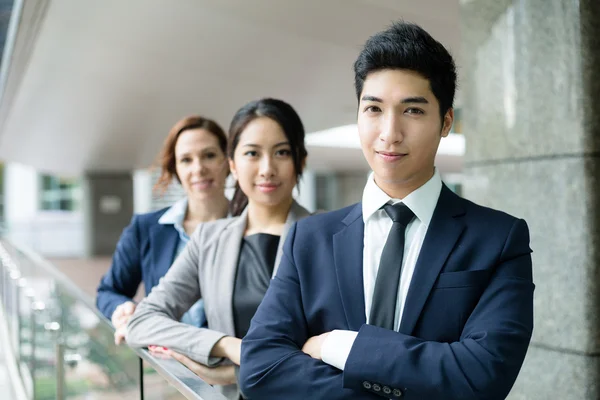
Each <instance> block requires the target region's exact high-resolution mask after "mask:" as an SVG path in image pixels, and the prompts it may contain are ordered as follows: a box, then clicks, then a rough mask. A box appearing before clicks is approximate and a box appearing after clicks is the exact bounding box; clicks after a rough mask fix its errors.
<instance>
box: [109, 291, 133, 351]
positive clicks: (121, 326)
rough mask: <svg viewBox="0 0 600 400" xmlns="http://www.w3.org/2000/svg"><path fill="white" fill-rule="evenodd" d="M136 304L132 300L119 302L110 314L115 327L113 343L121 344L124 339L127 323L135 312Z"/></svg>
mask: <svg viewBox="0 0 600 400" xmlns="http://www.w3.org/2000/svg"><path fill="white" fill-rule="evenodd" d="M135 307H136V304H135V303H134V302H132V301H126V302H125V303H123V304H119V305H118V306H117V308H115V311H114V312H113V314H112V316H111V319H110V320H111V322H112V324H113V326H114V327H115V344H117V345H118V344H121V343H123V342H124V341H125V335H126V334H127V329H126V328H127V323H128V322H129V320H130V319H131V316H132V315H133V313H134V312H135Z"/></svg>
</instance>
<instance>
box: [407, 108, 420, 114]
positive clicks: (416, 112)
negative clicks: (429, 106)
mask: <svg viewBox="0 0 600 400" xmlns="http://www.w3.org/2000/svg"><path fill="white" fill-rule="evenodd" d="M406 112H407V113H408V114H425V112H424V111H423V110H421V109H420V108H409V109H407V110H406Z"/></svg>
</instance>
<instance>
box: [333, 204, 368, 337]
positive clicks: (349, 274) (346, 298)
mask: <svg viewBox="0 0 600 400" xmlns="http://www.w3.org/2000/svg"><path fill="white" fill-rule="evenodd" d="M342 222H343V223H344V225H345V227H344V228H343V229H342V230H341V231H339V232H338V233H336V234H335V235H334V236H333V256H334V261H335V272H336V276H337V282H338V288H339V291H340V296H341V298H342V305H343V307H344V313H345V315H346V321H347V323H348V329H350V330H353V331H358V330H359V329H360V327H361V326H362V325H363V324H364V323H365V322H366V316H365V293H364V286H363V240H364V231H365V224H364V222H363V219H362V208H361V204H360V203H359V204H357V205H356V206H355V207H354V208H353V209H352V210H351V211H350V213H349V214H348V215H347V216H346V218H344V220H343V221H342Z"/></svg>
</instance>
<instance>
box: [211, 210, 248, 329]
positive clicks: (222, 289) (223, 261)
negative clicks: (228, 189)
mask: <svg viewBox="0 0 600 400" xmlns="http://www.w3.org/2000/svg"><path fill="white" fill-rule="evenodd" d="M247 220H248V211H247V209H246V210H244V212H242V214H241V215H240V216H239V217H237V218H232V220H231V224H229V225H228V226H227V227H226V228H225V229H224V230H223V231H222V232H221V234H220V235H219V242H218V244H217V248H218V249H219V250H218V252H217V254H216V257H215V264H214V265H215V266H216V267H217V268H218V270H219V271H218V275H219V279H218V280H217V281H216V284H217V286H218V287H217V288H216V290H215V293H217V294H218V296H216V299H217V303H218V305H217V310H219V312H220V316H219V320H220V326H219V327H215V328H218V329H219V330H222V331H223V332H224V333H227V334H228V335H235V325H234V320H233V305H232V299H233V288H234V285H235V274H236V271H237V263H238V258H239V255H240V249H241V247H242V239H243V238H244V231H245V230H246V222H247Z"/></svg>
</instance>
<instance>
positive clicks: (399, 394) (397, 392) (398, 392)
mask: <svg viewBox="0 0 600 400" xmlns="http://www.w3.org/2000/svg"><path fill="white" fill-rule="evenodd" d="M392 394H393V395H394V396H396V397H402V392H401V391H400V390H398V389H394V391H393V393H392Z"/></svg>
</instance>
